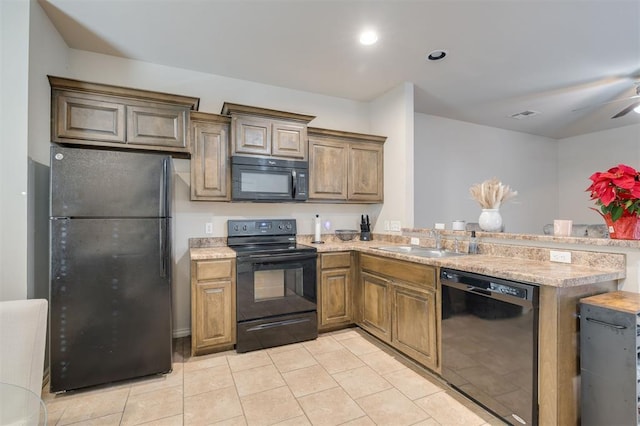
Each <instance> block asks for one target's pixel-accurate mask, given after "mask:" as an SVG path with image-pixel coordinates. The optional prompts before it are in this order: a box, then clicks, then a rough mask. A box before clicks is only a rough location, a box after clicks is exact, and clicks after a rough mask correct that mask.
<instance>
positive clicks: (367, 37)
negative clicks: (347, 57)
mask: <svg viewBox="0 0 640 426" xmlns="http://www.w3.org/2000/svg"><path fill="white" fill-rule="evenodd" d="M376 41H378V34H376V33H375V31H371V30H368V31H363V32H362V33H360V44H363V45H365V46H370V45H372V44H374V43H375V42H376Z"/></svg>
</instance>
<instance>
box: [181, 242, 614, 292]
mask: <svg viewBox="0 0 640 426" xmlns="http://www.w3.org/2000/svg"><path fill="white" fill-rule="evenodd" d="M301 243H303V244H307V245H311V244H309V243H308V241H301ZM383 245H384V246H389V245H406V244H397V243H393V242H389V241H379V240H377V241H346V242H342V241H327V242H325V243H324V244H313V246H314V247H316V248H317V249H318V253H328V252H338V251H351V250H355V251H359V252H361V253H370V254H375V255H379V256H385V257H388V258H394V259H400V260H407V261H410V262H415V263H421V264H425V265H432V266H440V267H443V268H451V269H458V270H462V271H467V272H473V273H478V274H483V275H490V276H494V277H497V278H503V279H508V280H515V281H524V282H528V283H532V284H538V285H546V286H552V287H573V286H580V285H587V284H595V283H600V282H605V281H612V280H618V279H623V278H625V276H626V268H625V266H624V261H622V264H620V262H618V263H609V262H594V261H589V260H587V261H586V264H585V262H583V263H572V264H564V263H556V262H550V261H543V260H534V259H526V258H520V257H515V256H497V255H494V254H475V255H464V256H455V257H447V258H425V257H420V256H415V255H411V254H404V253H393V252H388V251H383V250H379V249H377V247H380V246H383ZM190 256H191V260H206V259H226V258H234V257H235V252H234V251H233V250H231V249H230V248H228V247H226V246H217V247H207V248H191V249H190ZM618 256H622V259H624V258H623V256H624V255H618ZM607 264H612V265H613V266H610V267H608V266H605V265H607Z"/></svg>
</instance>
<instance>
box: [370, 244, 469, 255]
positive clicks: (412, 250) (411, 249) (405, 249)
mask: <svg viewBox="0 0 640 426" xmlns="http://www.w3.org/2000/svg"><path fill="white" fill-rule="evenodd" d="M375 248H376V249H378V250H382V251H389V252H392V253H405V254H410V255H412V256H420V257H453V256H464V255H465V253H456V252H453V251H446V250H437V249H432V248H428V247H420V246H383V247H375Z"/></svg>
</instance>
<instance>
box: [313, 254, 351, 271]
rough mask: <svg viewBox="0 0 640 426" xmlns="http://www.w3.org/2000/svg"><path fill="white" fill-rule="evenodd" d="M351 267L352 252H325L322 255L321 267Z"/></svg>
mask: <svg viewBox="0 0 640 426" xmlns="http://www.w3.org/2000/svg"><path fill="white" fill-rule="evenodd" d="M349 267H351V252H340V253H323V254H322V255H321V257H320V268H321V269H331V268H349Z"/></svg>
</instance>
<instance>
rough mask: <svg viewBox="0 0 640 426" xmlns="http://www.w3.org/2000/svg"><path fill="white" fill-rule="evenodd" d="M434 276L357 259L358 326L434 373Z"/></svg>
mask: <svg viewBox="0 0 640 426" xmlns="http://www.w3.org/2000/svg"><path fill="white" fill-rule="evenodd" d="M436 277H437V270H436V268H435V267H433V266H429V265H422V264H418V263H413V262H406V261H402V260H396V259H389V258H384V257H378V256H372V255H369V254H364V253H363V254H360V280H359V289H360V291H361V298H360V302H359V303H360V306H359V310H360V312H361V317H360V318H359V320H358V325H360V326H361V327H362V328H363V329H365V330H367V331H368V332H370V333H371V334H373V335H374V336H376V337H378V338H379V339H381V340H383V341H385V342H387V343H389V344H390V345H391V346H393V347H394V348H396V349H398V350H399V351H400V352H402V353H404V354H406V355H408V356H409V357H411V358H413V359H414V360H416V361H418V362H419V363H420V364H422V365H424V366H425V367H428V368H430V369H432V370H434V371H438V368H439V359H438V334H437V333H438V332H437V330H438V320H439V319H438V315H437V302H436V301H437V292H436Z"/></svg>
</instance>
